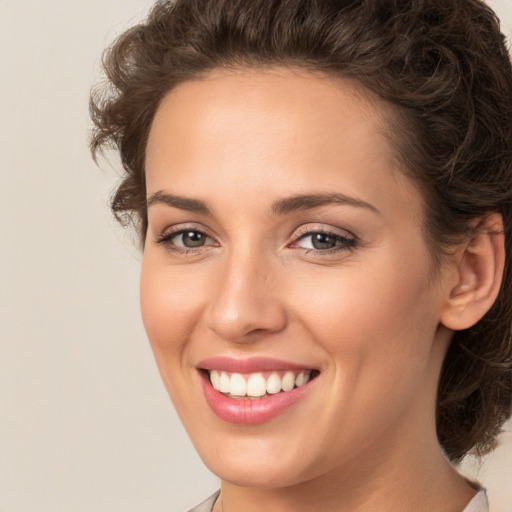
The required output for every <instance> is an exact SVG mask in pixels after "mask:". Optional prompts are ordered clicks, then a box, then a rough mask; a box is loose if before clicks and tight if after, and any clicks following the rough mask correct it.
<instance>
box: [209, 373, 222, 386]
mask: <svg viewBox="0 0 512 512" xmlns="http://www.w3.org/2000/svg"><path fill="white" fill-rule="evenodd" d="M210 380H211V382H212V386H213V389H216V390H217V391H219V389H220V375H219V372H218V371H217V370H213V371H211V372H210Z"/></svg>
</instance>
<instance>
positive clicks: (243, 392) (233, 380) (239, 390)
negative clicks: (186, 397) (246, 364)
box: [209, 370, 311, 398]
mask: <svg viewBox="0 0 512 512" xmlns="http://www.w3.org/2000/svg"><path fill="white" fill-rule="evenodd" d="M209 373H210V381H211V383H212V386H213V388H214V389H216V390H217V391H220V392H221V393H225V394H228V395H231V396H236V397H244V396H248V397H251V398H258V397H261V396H265V395H266V394H267V393H268V394H270V395H273V394H276V393H279V392H281V391H291V390H292V389H293V388H294V387H300V386H303V385H304V384H306V382H308V381H309V379H310V376H311V372H310V371H301V372H298V373H297V372H292V371H287V372H286V373H285V374H284V375H283V376H282V377H280V376H279V373H278V372H272V373H271V374H270V375H269V376H268V378H267V379H265V377H264V376H263V374H262V373H261V372H258V373H251V374H249V375H242V374H241V373H228V372H224V371H220V370H210V372H209Z"/></svg>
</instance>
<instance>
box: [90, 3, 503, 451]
mask: <svg viewBox="0 0 512 512" xmlns="http://www.w3.org/2000/svg"><path fill="white" fill-rule="evenodd" d="M240 66H242V67H248V66H250V67H256V68H263V67H268V66H294V67H300V68H303V69H306V70H309V71H315V72H318V71H320V72H323V73H327V74H329V75H330V76H341V77H351V78H354V79H356V80H358V81H359V82H360V83H361V84H362V85H363V86H364V87H366V88H367V89H369V90H371V91H373V92H374V93H376V94H377V95H378V96H380V97H381V98H383V99H384V100H385V101H386V102H388V103H390V104H391V105H392V106H393V107H394V108H393V110H394V111H395V112H396V114H397V117H398V122H395V123H394V126H393V134H392V137H393V140H394V141H395V143H396V145H397V147H398V149H399V153H400V156H401V158H402V163H403V164H404V165H403V167H404V168H405V171H404V172H406V174H407V175H408V176H409V177H410V178H411V179H412V180H414V182H416V183H417V184H418V185H419V187H420V190H421V191H422V193H423V195H424V198H425V204H426V226H425V232H426V236H427V239H428V241H429V245H430V246H431V248H432V251H431V252H432V254H433V255H434V258H435V259H437V260H439V257H440V255H442V254H443V248H446V247H447V245H449V244H450V243H452V242H453V241H454V239H457V237H460V236H463V235H464V234H466V235H467V233H468V231H469V230H470V224H471V221H472V220H474V219H475V217H477V216H480V215H485V214H488V213H490V212H498V213H500V214H501V216H502V217H503V222H504V231H505V244H506V254H507V261H506V268H505V275H504V279H503V283H502V287H501V290H500V294H499V296H498V298H497V300H496V302H495V304H494V306H493V307H492V308H491V310H490V311H489V312H488V313H487V314H486V315H485V317H484V318H483V319H482V320H481V321H480V322H478V323H477V324H476V325H475V326H473V327H471V328H470V329H466V330H464V331H458V332H455V334H454V336H453V340H452V343H451V345H450V348H449V350H448V353H447V355H446V358H445V361H444V366H443V368H442V372H441V378H440V382H439V388H438V398H437V433H438V437H439V440H440V443H441V445H442V447H443V448H444V450H445V452H446V453H447V455H448V457H449V458H450V459H451V460H452V461H458V460H460V459H461V458H463V457H464V456H465V455H466V454H467V453H468V452H469V451H470V450H473V451H475V452H476V453H478V454H483V453H485V452H487V451H489V450H490V449H491V448H492V446H493V441H494V439H495V437H496V435H497V433H498V432H499V430H500V427H501V425H502V424H503V422H504V421H505V420H506V419H507V418H508V417H509V416H510V414H511V407H512V346H511V344H512V342H511V331H512V265H511V264H510V258H511V255H512V69H511V62H510V57H509V54H508V51H507V48H506V45H505V38H504V36H503V35H502V34H501V33H500V27H499V20H498V19H497V17H496V15H495V14H494V13H493V11H492V10H491V9H490V8H489V7H488V6H486V5H485V4H484V3H483V2H482V1H480V0H379V1H375V0H251V1H247V0H175V1H159V2H157V3H156V4H155V5H154V6H153V8H152V10H151V12H150V14H149V17H148V18H147V20H146V21H145V22H143V23H141V24H139V25H137V26H135V27H133V28H131V29H129V30H128V31H126V32H125V33H124V34H122V35H121V36H120V37H119V38H118V39H117V40H116V41H115V43H114V44H113V46H112V47H111V48H109V49H108V50H107V51H106V53H105V55H104V70H105V74H106V82H105V83H103V84H100V85H99V86H98V87H96V88H95V89H94V90H93V92H92V94H91V103H90V110H91V116H92V119H93V121H94V126H95V127H94V129H93V132H92V138H91V150H92V152H93V155H94V156H96V154H97V152H98V150H100V149H101V148H103V147H113V148H115V149H117V150H118V151H119V153H120V156H121V161H122V165H123V169H124V175H123V181H122V183H121V184H120V186H119V187H118V188H117V190H116V191H115V194H114V195H113V197H112V210H113V212H114V214H115V215H116V217H117V218H118V220H120V221H121V222H126V221H127V220H132V221H135V222H136V223H137V225H138V227H139V231H140V235H141V240H142V241H143V240H144V237H145V232H146V229H147V216H146V187H145V176H144V162H145V149H146V142H147V139H148V133H149V130H150V126H151V122H152V120H153V117H154V115H155V112H156V110H157V108H158V106H159V103H160V102H161V100H162V98H163V97H164V96H165V95H166V94H167V93H168V92H169V91H170V90H171V89H172V88H173V87H175V86H176V85H177V84H179V83H182V82H185V81H187V80H193V79H197V78H200V77H202V76H205V75H206V74H208V72H209V71H211V70H213V69H215V68H230V67H240Z"/></svg>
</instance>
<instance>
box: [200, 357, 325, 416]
mask: <svg viewBox="0 0 512 512" xmlns="http://www.w3.org/2000/svg"><path fill="white" fill-rule="evenodd" d="M198 368H199V369H200V370H202V372H201V373H202V376H203V378H202V386H203V392H204V394H205V398H206V401H207V402H208V404H209V406H210V408H211V409H212V410H213V412H214V413H215V414H216V415H217V416H218V417H219V418H221V419H222V420H224V421H227V422H230V423H237V424H245V425H250V424H258V423H263V422H266V421H269V420H271V419H272V418H275V417H276V416H278V415H280V414H282V413H284V412H285V410H286V409H288V407H290V406H291V405H293V404H294V403H295V402H297V400H299V399H300V398H301V397H302V396H304V394H305V393H306V392H307V390H308V389H309V386H306V384H308V383H309V382H310V381H311V379H312V378H313V377H316V375H317V374H318V371H316V370H312V369H307V368H304V367H303V366H299V365H295V364H292V363H286V362H282V361H277V360H273V359H266V358H252V359H245V360H236V359H232V358H224V357H222V358H220V357H218V358H211V359H208V360H205V361H203V362H202V363H201V364H200V365H199V366H198ZM235 370H236V371H235Z"/></svg>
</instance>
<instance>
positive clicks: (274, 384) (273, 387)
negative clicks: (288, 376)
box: [267, 373, 281, 395]
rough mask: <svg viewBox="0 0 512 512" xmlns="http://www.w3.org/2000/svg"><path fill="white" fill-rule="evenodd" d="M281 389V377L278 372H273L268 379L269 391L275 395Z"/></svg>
mask: <svg viewBox="0 0 512 512" xmlns="http://www.w3.org/2000/svg"><path fill="white" fill-rule="evenodd" d="M280 391H281V377H279V375H278V374H277V373H272V374H271V375H270V377H269V378H268V379H267V393H269V394H271V395H274V394H276V393H279V392H280Z"/></svg>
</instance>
